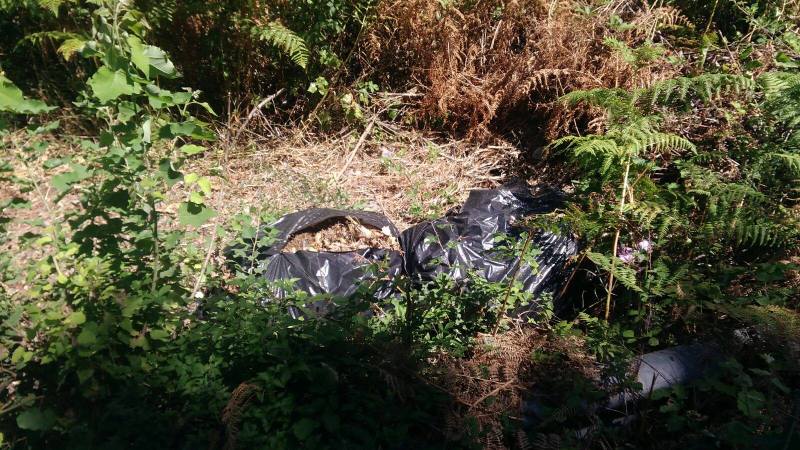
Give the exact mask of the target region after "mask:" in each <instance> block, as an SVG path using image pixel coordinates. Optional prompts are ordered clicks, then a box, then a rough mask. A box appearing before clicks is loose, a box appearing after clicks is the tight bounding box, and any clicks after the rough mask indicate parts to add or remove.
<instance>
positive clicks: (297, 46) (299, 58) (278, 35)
mask: <svg viewBox="0 0 800 450" xmlns="http://www.w3.org/2000/svg"><path fill="white" fill-rule="evenodd" d="M253 32H254V33H255V34H256V36H257V37H258V38H259V39H260V40H262V41H266V42H269V43H270V44H271V45H274V46H275V47H277V48H279V49H281V50H282V51H283V52H284V53H286V55H288V56H289V58H290V59H291V60H292V61H293V62H294V63H295V64H297V65H298V66H300V67H302V68H303V69H305V68H306V66H307V65H308V58H309V51H308V47H306V41H305V40H303V38H302V37H300V36H298V35H297V34H296V33H295V32H294V31H292V30H290V29H288V28H286V27H285V26H284V25H283V24H282V23H280V22H277V21H272V22H269V23H268V24H266V25H263V26H256V27H254V28H253Z"/></svg>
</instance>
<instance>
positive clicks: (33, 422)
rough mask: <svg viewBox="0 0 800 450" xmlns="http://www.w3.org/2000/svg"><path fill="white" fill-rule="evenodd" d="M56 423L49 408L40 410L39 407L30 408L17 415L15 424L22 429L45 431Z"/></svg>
mask: <svg viewBox="0 0 800 450" xmlns="http://www.w3.org/2000/svg"><path fill="white" fill-rule="evenodd" d="M55 423H56V415H55V413H54V412H53V410H51V409H46V410H44V411H42V410H41V409H39V408H30V409H27V410H25V411H23V412H21V413H20V414H19V415H18V416H17V426H18V427H20V428H21V429H23V430H32V431H45V430H49V429H50V428H52V427H53V425H55Z"/></svg>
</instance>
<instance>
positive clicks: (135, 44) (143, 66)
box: [128, 36, 150, 77]
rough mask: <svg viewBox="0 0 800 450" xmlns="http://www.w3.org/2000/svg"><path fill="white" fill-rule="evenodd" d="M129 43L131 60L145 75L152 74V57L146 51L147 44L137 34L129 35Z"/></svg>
mask: <svg viewBox="0 0 800 450" xmlns="http://www.w3.org/2000/svg"><path fill="white" fill-rule="evenodd" d="M128 45H130V47H131V62H132V63H133V65H134V66H136V67H137V68H138V69H139V70H141V71H142V73H143V74H144V75H145V76H148V77H149V76H150V58H148V57H147V55H146V54H145V52H144V48H145V45H144V44H143V43H142V41H141V40H140V39H139V38H138V37H136V36H130V37H128Z"/></svg>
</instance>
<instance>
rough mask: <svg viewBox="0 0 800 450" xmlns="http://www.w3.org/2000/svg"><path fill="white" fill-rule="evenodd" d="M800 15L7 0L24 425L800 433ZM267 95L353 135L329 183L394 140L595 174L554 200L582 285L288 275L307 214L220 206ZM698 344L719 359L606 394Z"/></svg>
mask: <svg viewBox="0 0 800 450" xmlns="http://www.w3.org/2000/svg"><path fill="white" fill-rule="evenodd" d="M798 23H800V7H798V5H797V3H795V2H791V1H788V0H758V1H744V0H715V1H714V2H704V1H692V0H675V1H666V0H664V1H662V0H655V1H649V0H553V1H544V0H518V1H510V2H505V1H494V0H493V1H484V2H472V1H460V0H456V1H449V0H439V1H429V0H402V1H373V0H358V1H343V0H328V1H325V2H322V1H318V0H308V1H302V2H299V1H291V0H290V1H280V2H277V1H260V0H253V1H244V0H242V1H217V0H212V1H207V2H197V1H166V2H156V1H148V0H140V1H129V0H86V1H83V0H0V28H2V30H3V32H2V33H1V34H2V36H0V58H2V59H0V139H2V141H0V142H2V144H0V145H1V146H0V151H2V154H1V155H0V157H2V159H0V232H2V234H0V248H2V251H3V253H2V255H0V268H2V273H1V274H0V321H1V322H2V328H0V446H2V447H3V448H31V449H33V448H198V447H200V448H206V447H207V448H226V449H232V448H299V447H302V448H618V447H632V448H656V447H658V448H764V449H767V448H775V449H789V448H795V447H797V446H798V445H800V427H798V421H800V384H799V383H798V372H797V371H798V370H800V366H799V365H798V363H797V361H798V358H800V312H799V311H800V310H799V308H800V253H798V248H800V246H798V243H800V30H798ZM187 86H190V87H187ZM265 108H266V109H272V113H271V114H267V115H265V116H266V117H269V120H267V121H266V122H268V125H267V126H263V123H264V122H261V124H262V126H263V127H264V130H259V131H261V132H264V133H268V132H270V130H272V132H274V128H270V127H278V126H280V127H285V128H295V129H296V130H297V131H296V135H294V136H289V135H288V134H287V135H280V133H278V135H279V137H280V138H281V139H283V136H287V137H286V139H287V140H289V139H295V141H294V142H296V144H293V145H301V144H300V142H301V141H302V136H303V135H305V134H311V133H314V134H317V135H323V136H324V135H325V133H330V134H332V135H333V134H335V133H339V132H340V131H341V133H342V134H344V133H347V135H350V133H353V131H355V132H356V133H355V134H354V136H356V137H358V139H356V138H353V141H354V147H353V148H352V153H350V154H349V156H348V157H347V158H346V161H347V162H346V163H345V165H344V166H343V167H342V168H341V169H340V171H339V170H338V168H337V171H338V174H323V173H320V174H319V178H320V179H325V180H327V182H330V183H333V184H334V185H336V183H337V182H339V179H340V178H341V177H342V176H343V174H344V173H345V172H346V169H347V168H348V167H347V166H348V165H349V164H350V162H351V161H352V158H353V157H354V155H355V154H356V152H358V151H359V150H361V149H362V148H361V147H362V145H364V142H365V140H366V138H367V137H370V136H379V138H380V139H383V140H386V139H389V138H387V137H386V134H387V133H388V131H387V130H389V131H391V132H394V133H400V130H402V129H403V128H413V129H416V130H422V131H423V132H425V133H430V134H431V135H432V136H435V139H436V140H437V142H440V143H443V145H448V144H447V141H448V139H464V140H465V141H466V142H469V143H471V145H474V146H476V148H477V147H480V146H487V147H493V148H499V149H507V148H512V146H513V147H515V148H516V149H518V150H519V152H520V157H519V158H518V160H517V161H516V163H515V167H514V168H513V173H515V174H516V175H518V176H519V177H521V178H524V179H526V180H532V181H534V182H541V183H550V184H554V185H556V187H558V188H560V189H562V190H564V191H565V192H566V193H567V194H568V202H567V205H566V206H565V207H564V208H563V209H560V210H558V211H557V212H556V213H555V214H549V215H546V216H542V217H539V218H537V219H536V220H535V221H533V222H532V223H535V224H536V225H535V226H536V227H547V228H548V229H551V230H560V231H561V232H567V231H565V230H569V231H568V232H569V233H571V234H573V235H574V236H576V237H577V238H578V239H579V240H580V243H581V250H580V252H579V254H578V255H577V257H576V258H575V260H574V261H571V263H570V270H569V271H568V272H567V273H569V275H568V277H567V278H566V279H565V280H560V281H561V284H562V286H561V287H562V288H563V289H559V291H558V292H552V293H548V294H547V295H544V296H540V297H536V298H534V297H533V296H531V295H530V294H528V293H526V292H525V290H524V289H523V287H522V286H521V284H520V283H519V282H518V281H517V280H515V279H514V278H515V277H516V275H514V276H512V277H511V278H512V279H511V280H504V281H500V282H490V281H487V280H485V279H483V278H481V277H479V276H477V275H471V276H470V277H469V278H470V279H469V282H468V283H456V282H454V281H453V280H451V279H449V278H448V277H446V276H444V275H442V276H440V277H438V278H436V279H435V280H434V281H432V282H429V283H425V284H419V283H416V282H415V281H414V280H411V279H406V278H403V277H401V278H400V279H397V280H395V283H396V287H397V289H398V292H400V294H399V295H397V296H396V297H393V298H392V299H390V300H388V301H378V300H376V291H377V290H378V289H379V288H380V286H379V285H380V284H381V283H383V282H385V281H386V280H385V279H384V277H382V276H378V277H376V282H375V283H363V284H362V285H360V286H359V288H358V290H357V292H356V294H354V295H353V296H351V297H348V298H335V297H332V296H329V295H319V296H310V295H309V294H308V293H304V292H301V291H293V289H292V284H293V282H292V280H284V281H279V282H268V281H266V277H265V274H264V270H265V269H264V268H263V267H262V266H260V265H259V264H258V260H259V258H260V256H259V252H258V251H256V249H257V248H259V247H264V246H268V245H270V243H271V242H272V239H273V238H274V236H273V235H272V234H271V233H270V232H269V227H268V225H269V224H270V223H272V222H274V220H275V219H276V218H277V217H278V216H279V214H280V213H281V212H282V211H277V210H275V209H271V208H270V199H269V198H265V199H263V204H259V205H251V206H252V208H250V209H248V210H247V211H242V212H241V213H239V214H237V215H225V214H221V213H220V212H219V211H216V210H215V207H214V201H215V200H214V198H215V197H214V194H215V193H216V192H218V191H219V190H220V188H219V187H218V186H216V185H215V184H214V183H215V181H214V180H216V179H218V178H220V177H222V176H223V175H220V174H219V173H218V172H219V171H216V172H215V170H216V169H212V170H210V171H206V172H204V171H201V170H199V169H198V170H196V169H194V167H197V166H198V164H197V163H198V162H201V161H206V160H208V161H215V160H216V159H215V158H222V157H224V155H225V152H226V151H227V150H228V149H229V148H230V147H236V146H242V147H245V148H247V149H250V148H256V147H257V145H258V142H257V140H256V139H254V140H253V141H252V142H251V141H247V139H249V138H248V137H247V136H248V135H245V136H244V137H243V136H242V133H243V130H245V129H248V126H249V127H250V128H256V125H255V122H251V119H252V118H253V116H254V115H255V114H256V113H259V111H260V110H261V109H265ZM259 114H260V113H259ZM239 117H243V119H242V120H241V121H239V120H238V118H239ZM226 121H228V122H227V123H228V124H229V125H228V127H226V125H225V123H226ZM234 123H235V124H236V127H233V126H232V125H230V124H234ZM277 124H280V125H277ZM376 124H379V125H376ZM297 135H300V136H301V137H300V138H297ZM498 144H503V145H498ZM248 151H250V150H248ZM370 151H374V152H377V153H378V154H380V155H381V156H380V158H381V165H382V166H385V167H384V168H385V169H386V170H395V171H397V172H398V173H399V174H401V175H402V173H403V169H402V168H397V167H394V166H392V161H393V159H392V157H393V156H394V155H393V153H392V152H391V151H390V150H388V149H387V148H384V147H381V148H376V149H371V150H370ZM426 151H427V152H428V155H429V156H430V158H432V159H436V158H438V157H439V156H440V155H439V150H437V148H436V147H433V146H432V147H430V148H429V149H428V150H426ZM348 152H350V150H348ZM476 153H477V151H476ZM220 154H222V155H223V156H222V157H221V156H219V155H220ZM487 154H488V153H487ZM457 163H458V161H455V160H453V161H449V162H448V164H457ZM491 167H496V166H491ZM361 175H364V176H365V178H367V176H366V175H368V174H366V175H365V174H361ZM436 175H437V174H431V176H436ZM215 177H216V178H215ZM327 177H331V178H330V179H328V178H327ZM337 192H338V191H337ZM452 195H454V193H449V194H448V196H452ZM416 197H418V198H420V199H422V200H419V201H416V202H415V203H413V206H412V209H413V211H409V214H408V216H409V217H415V218H417V219H418V220H422V219H430V218H431V217H429V216H431V215H433V216H436V215H439V213H443V212H444V210H443V209H444V208H443V207H441V205H428V204H424V203H425V197H424V195H423V194H419V195H416ZM323 206H339V205H338V204H337V205H331V204H326V205H323ZM431 211H432V212H431ZM526 225H530V224H526ZM525 236H529V234H525V233H523V234H522V237H521V239H520V240H519V242H508V243H507V244H508V248H509V249H510V250H509V251H511V252H513V253H514V254H515V255H516V256H518V257H519V258H520V260H522V261H530V260H531V258H532V257H533V255H536V254H538V253H537V252H538V251H539V250H538V249H534V248H529V246H528V245H527V244H528V242H529V239H528V238H526V237H525ZM507 240H508V237H502V238H501V237H497V238H496V242H506V241H507ZM512 241H513V239H512ZM225 249H228V252H226V251H225ZM231 252H233V253H231ZM232 255H233V257H231V256H232ZM383 269H384V268H382V267H380V266H377V267H375V268H374V272H375V273H376V274H379V275H380V274H381V273H382V271H383ZM287 291H288V292H293V293H291V294H289V295H278V294H277V293H278V292H287ZM553 302H558V306H559V307H558V308H556V307H555V305H554V303H553ZM319 304H324V305H325V306H326V307H325V309H326V311H327V313H326V314H323V315H320V314H319V313H318V312H317V310H316V309H315V308H314V305H319ZM531 305H533V306H535V307H536V311H537V314H535V315H532V316H530V317H527V318H526V319H525V320H522V319H520V318H519V317H517V316H515V314H514V312H515V311H519V309H520V308H521V307H530V306H531ZM289 311H294V312H299V314H289ZM556 313H557V314H556ZM695 343H701V344H703V345H708V346H710V347H712V348H713V349H714V352H715V353H717V354H718V355H719V359H718V363H717V364H714V365H713V367H708V368H707V369H708V370H707V371H706V372H705V373H704V374H703V376H702V377H698V379H697V380H695V381H694V382H692V383H686V384H679V385H674V386H672V387H669V388H667V389H663V390H658V391H656V392H651V393H645V394H647V395H645V396H646V397H647V398H646V399H644V400H643V401H641V402H639V403H637V404H635V405H630V408H631V409H630V410H626V411H624V412H623V413H620V412H619V411H613V412H612V411H608V410H605V409H604V408H603V407H602V405H603V404H604V402H606V401H607V400H608V398H609V395H613V394H618V393H619V392H620V391H623V392H637V386H636V385H637V382H636V380H635V376H633V375H635V373H636V369H637V368H636V367H634V366H635V364H636V363H635V361H636V360H637V359H636V358H637V357H638V356H641V355H642V354H645V353H648V352H652V351H656V350H661V349H665V348H671V347H673V346H676V345H684V344H695ZM651 394H652V395H651ZM540 397H541V398H540ZM532 398H533V399H534V400H533V401H532V400H531V399H532ZM532 405H533V406H532ZM532 409H535V411H534V413H535V414H534V415H535V416H536V419H535V420H534V419H531V417H532V416H531V410H532ZM614 414H616V415H614Z"/></svg>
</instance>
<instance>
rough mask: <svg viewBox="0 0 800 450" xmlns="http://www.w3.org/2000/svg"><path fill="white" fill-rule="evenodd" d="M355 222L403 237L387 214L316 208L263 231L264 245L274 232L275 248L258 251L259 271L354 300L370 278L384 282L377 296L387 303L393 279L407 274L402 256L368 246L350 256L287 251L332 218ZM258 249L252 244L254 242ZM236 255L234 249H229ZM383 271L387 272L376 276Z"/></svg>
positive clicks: (277, 290) (281, 294)
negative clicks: (297, 238)
mask: <svg viewBox="0 0 800 450" xmlns="http://www.w3.org/2000/svg"><path fill="white" fill-rule="evenodd" d="M340 218H341V219H344V218H352V219H354V220H356V221H357V222H359V223H361V224H363V225H367V226H370V227H373V228H377V229H380V230H381V231H382V232H383V233H384V234H387V235H389V236H392V237H393V238H397V235H398V232H397V228H395V226H394V225H393V224H392V223H391V222H390V221H389V219H387V218H386V217H385V216H383V215H381V214H378V213H372V212H366V211H350V210H339V209H330V208H312V209H307V210H303V211H298V212H295V213H291V214H287V215H285V216H283V217H281V218H280V219H279V220H278V221H277V222H275V223H274V224H272V225H270V226H269V227H266V228H265V229H262V230H260V231H259V235H258V236H257V237H256V240H255V242H260V241H261V240H262V238H263V237H264V235H265V233H266V232H271V233H272V236H271V237H272V239H270V244H269V245H266V246H256V247H255V249H254V250H255V255H256V256H255V258H254V259H255V261H256V264H257V265H258V266H259V269H260V270H259V272H261V273H262V274H263V276H264V277H265V278H266V279H267V280H270V281H280V280H290V279H295V280H296V281H295V283H294V284H293V286H292V287H293V288H294V289H297V290H301V291H304V292H307V293H308V294H310V295H319V294H330V295H331V296H335V297H348V296H350V295H353V294H354V293H355V292H356V289H358V286H359V283H360V282H362V281H364V280H367V279H373V280H383V282H382V283H381V284H380V286H378V287H377V289H376V292H375V296H376V298H377V299H383V298H386V297H388V296H390V295H391V294H392V292H393V289H392V283H391V280H392V279H393V278H395V277H396V276H398V275H399V274H400V271H401V270H402V257H401V255H400V252H398V251H395V250H388V249H378V248H365V249H361V250H356V251H349V252H314V251H297V252H294V253H281V251H282V250H283V249H284V247H285V246H286V244H287V243H288V241H289V239H290V238H291V237H292V236H293V235H294V234H297V233H302V232H303V231H305V230H308V229H310V228H313V227H315V226H316V225H319V224H320V223H322V222H325V221H327V220H330V219H340ZM250 245H252V244H250ZM229 253H231V250H229ZM375 268H379V269H381V271H382V273H373V272H372V269H375ZM289 294H290V292H286V291H285V290H284V289H281V288H275V290H274V295H275V296H276V297H278V298H283V297H286V296H288V295H289Z"/></svg>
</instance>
